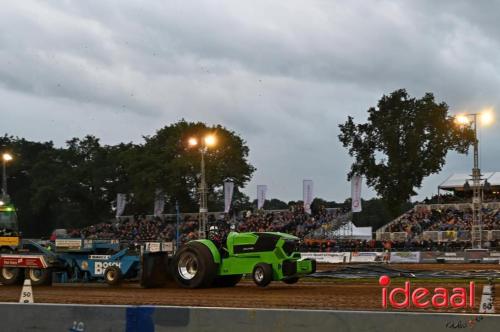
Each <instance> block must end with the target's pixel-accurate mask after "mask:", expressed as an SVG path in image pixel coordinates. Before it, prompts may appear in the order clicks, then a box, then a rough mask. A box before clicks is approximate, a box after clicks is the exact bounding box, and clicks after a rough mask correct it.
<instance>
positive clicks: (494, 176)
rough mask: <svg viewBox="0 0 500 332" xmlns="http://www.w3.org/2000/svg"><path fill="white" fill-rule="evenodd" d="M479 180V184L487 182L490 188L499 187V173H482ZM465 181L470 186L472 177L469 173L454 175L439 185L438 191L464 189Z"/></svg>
mask: <svg viewBox="0 0 500 332" xmlns="http://www.w3.org/2000/svg"><path fill="white" fill-rule="evenodd" d="M481 178H482V181H481V183H484V181H485V180H488V182H489V183H490V184H491V185H492V186H500V172H484V173H483V174H482V176H481ZM465 181H469V184H470V185H472V175H470V173H454V174H452V175H451V176H449V177H448V178H447V179H446V180H444V182H443V183H441V184H440V185H439V189H444V190H456V189H462V188H463V187H464V184H465Z"/></svg>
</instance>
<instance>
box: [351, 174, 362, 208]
mask: <svg viewBox="0 0 500 332" xmlns="http://www.w3.org/2000/svg"><path fill="white" fill-rule="evenodd" d="M351 200H352V207H351V208H352V212H361V176H359V175H355V176H353V177H352V179H351Z"/></svg>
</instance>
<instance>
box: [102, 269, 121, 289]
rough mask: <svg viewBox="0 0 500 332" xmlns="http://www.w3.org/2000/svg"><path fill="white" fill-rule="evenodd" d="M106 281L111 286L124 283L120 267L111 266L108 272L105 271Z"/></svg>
mask: <svg viewBox="0 0 500 332" xmlns="http://www.w3.org/2000/svg"><path fill="white" fill-rule="evenodd" d="M104 280H106V283H107V284H108V285H110V286H116V285H119V284H120V282H121V281H122V271H121V270H120V268H119V267H118V266H109V267H108V268H107V269H106V271H104Z"/></svg>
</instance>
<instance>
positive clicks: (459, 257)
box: [436, 252, 465, 263]
mask: <svg viewBox="0 0 500 332" xmlns="http://www.w3.org/2000/svg"><path fill="white" fill-rule="evenodd" d="M436 261H438V262H444V263H464V262H465V253H463V252H445V253H441V254H440V255H439V256H438V257H436Z"/></svg>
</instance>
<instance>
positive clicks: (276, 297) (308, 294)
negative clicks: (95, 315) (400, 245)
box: [0, 264, 500, 312]
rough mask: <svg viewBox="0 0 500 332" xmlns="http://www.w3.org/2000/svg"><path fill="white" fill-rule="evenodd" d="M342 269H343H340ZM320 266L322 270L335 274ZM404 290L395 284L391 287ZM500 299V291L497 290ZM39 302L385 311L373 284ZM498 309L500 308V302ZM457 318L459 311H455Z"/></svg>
mask: <svg viewBox="0 0 500 332" xmlns="http://www.w3.org/2000/svg"><path fill="white" fill-rule="evenodd" d="M428 265H429V266H427V265H398V266H394V267H395V268H401V269H406V268H408V269H417V267H418V268H419V269H425V270H431V269H432V270H439V269H441V270H445V269H446V270H457V269H461V270H486V269H498V268H499V266H498V265H491V266H489V265H485V264H481V265H472V264H470V265H469V264H467V265H461V264H460V265H459V264H448V265H446V266H442V265H437V264H428ZM336 267H338V265H336ZM331 268H332V266H321V267H320V269H322V270H324V269H331ZM398 284H401V283H400V282H399V283H394V284H393V285H391V286H394V285H398ZM466 284H467V282H466V281H465V280H464V282H463V283H462V282H458V283H457V282H454V283H450V282H445V281H443V282H432V283H429V282H424V281H415V282H413V281H412V287H415V286H425V287H430V288H434V287H438V286H440V287H446V288H448V289H451V288H453V287H463V286H466ZM20 291H21V287H19V286H16V287H14V286H9V287H7V286H0V302H16V301H18V299H19V295H20ZM481 292H482V284H481V283H478V284H477V287H476V303H477V304H476V306H477V307H478V306H479V302H480V296H481ZM496 292H497V294H500V287H498V286H497V287H496ZM33 293H34V296H35V302H38V303H42V302H44V303H87V304H132V305H139V304H140V305H147V304H151V305H179V306H188V305H189V306H208V307H213V306H218V307H249V308H303V309H366V310H378V309H380V301H381V288H380V286H379V285H378V283H377V281H376V280H373V281H356V280H352V281H351V280H348V281H344V280H342V281H331V280H324V279H323V280H319V281H317V282H316V281H310V280H306V281H300V282H299V283H298V284H296V285H286V284H283V283H280V282H273V283H272V284H271V285H270V286H269V287H267V288H258V287H256V286H255V285H254V284H253V283H252V282H251V281H247V280H245V281H242V282H241V283H240V284H238V285H237V286H236V287H234V288H218V289H196V290H187V289H180V288H177V287H175V286H174V285H170V286H168V287H166V288H162V289H141V288H139V287H138V286H137V285H136V284H131V285H124V286H122V287H119V288H111V287H107V286H106V285H92V286H91V285H83V286H82V285H69V286H67V285H65V286H53V287H37V288H35V289H34V292H33ZM495 306H496V307H497V308H500V298H498V297H497V299H496V301H495ZM455 312H456V311H455Z"/></svg>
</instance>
